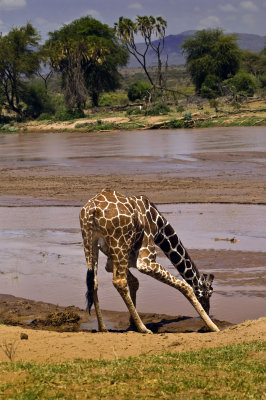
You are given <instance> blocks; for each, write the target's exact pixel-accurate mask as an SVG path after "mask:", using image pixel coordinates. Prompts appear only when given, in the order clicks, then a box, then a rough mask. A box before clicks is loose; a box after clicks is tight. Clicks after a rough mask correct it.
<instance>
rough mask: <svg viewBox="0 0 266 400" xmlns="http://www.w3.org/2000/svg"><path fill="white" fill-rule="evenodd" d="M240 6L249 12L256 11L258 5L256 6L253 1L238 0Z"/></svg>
mask: <svg viewBox="0 0 266 400" xmlns="http://www.w3.org/2000/svg"><path fill="white" fill-rule="evenodd" d="M240 6H241V7H242V8H244V10H246V11H250V12H257V11H259V9H258V7H257V6H256V4H255V3H253V2H252V1H241V2H240Z"/></svg>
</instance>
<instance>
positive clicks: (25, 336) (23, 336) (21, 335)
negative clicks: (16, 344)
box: [20, 332, 29, 340]
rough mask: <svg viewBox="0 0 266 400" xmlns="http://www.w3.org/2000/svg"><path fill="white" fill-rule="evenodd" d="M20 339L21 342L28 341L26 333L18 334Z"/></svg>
mask: <svg viewBox="0 0 266 400" xmlns="http://www.w3.org/2000/svg"><path fill="white" fill-rule="evenodd" d="M20 339H21V340H28V339H29V336H28V335H27V333H23V332H22V333H21V334H20Z"/></svg>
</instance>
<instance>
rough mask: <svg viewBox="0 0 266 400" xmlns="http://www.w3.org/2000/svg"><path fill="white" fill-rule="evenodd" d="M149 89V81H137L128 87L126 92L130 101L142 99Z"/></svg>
mask: <svg viewBox="0 0 266 400" xmlns="http://www.w3.org/2000/svg"><path fill="white" fill-rule="evenodd" d="M149 89H151V85H150V84H149V83H147V82H143V81H137V82H135V83H133V84H132V85H131V86H130V87H129V89H128V92H127V95H128V98H129V100H130V101H136V100H142V99H144V98H145V96H147V93H148V90H149Z"/></svg>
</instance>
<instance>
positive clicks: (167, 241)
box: [155, 217, 201, 291]
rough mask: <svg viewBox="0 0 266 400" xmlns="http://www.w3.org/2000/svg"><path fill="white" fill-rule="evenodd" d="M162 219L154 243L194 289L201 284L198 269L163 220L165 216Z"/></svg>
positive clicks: (171, 229)
mask: <svg viewBox="0 0 266 400" xmlns="http://www.w3.org/2000/svg"><path fill="white" fill-rule="evenodd" d="M161 218H162V217H161ZM163 219H164V223H163V225H162V226H161V228H159V230H158V234H157V235H156V236H155V243H156V245H157V246H159V247H160V248H161V249H162V251H163V252H164V254H165V255H166V256H167V257H168V258H169V260H170V261H171V263H172V264H173V265H174V267H175V268H176V269H177V270H178V271H179V273H180V275H181V276H182V278H183V279H184V280H185V281H186V282H187V283H188V284H189V285H190V286H192V288H193V290H194V291H195V290H196V289H198V288H199V287H200V286H201V282H200V273H199V270H198V269H197V267H196V265H195V264H194V262H193V261H192V259H191V258H190V256H189V254H188V252H187V250H186V249H185V247H184V246H183V244H182V242H181V240H180V239H179V237H178V236H177V234H176V233H175V231H174V229H173V228H172V226H171V225H170V224H169V223H168V222H167V221H166V220H165V218H163Z"/></svg>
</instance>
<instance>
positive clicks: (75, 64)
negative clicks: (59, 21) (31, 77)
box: [44, 16, 128, 110]
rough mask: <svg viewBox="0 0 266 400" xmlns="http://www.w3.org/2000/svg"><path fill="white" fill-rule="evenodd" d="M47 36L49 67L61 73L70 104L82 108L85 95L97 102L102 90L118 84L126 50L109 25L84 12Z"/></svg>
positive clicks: (46, 45) (46, 47)
mask: <svg viewBox="0 0 266 400" xmlns="http://www.w3.org/2000/svg"><path fill="white" fill-rule="evenodd" d="M49 36H50V38H49V40H47V41H46V43H45V45H44V49H45V50H46V52H47V55H48V56H49V63H50V66H51V68H52V69H53V70H55V71H57V72H60V73H62V85H63V91H64V95H65V100H66V103H67V105H68V107H69V108H74V107H77V108H78V109H81V110H82V109H83V108H84V106H85V101H86V99H87V97H88V95H91V98H92V102H93V105H95V106H98V99H99V95H100V93H101V92H103V91H110V90H114V89H116V88H117V87H118V86H119V77H120V75H119V73H118V67H119V66H123V65H125V64H126V62H127V59H128V53H127V51H126V49H125V48H124V47H123V46H121V45H120V44H119V43H118V41H117V39H116V37H115V35H114V30H113V29H111V28H110V27H109V26H108V25H105V24H102V23H101V22H99V21H97V20H95V19H94V18H91V17H89V16H87V17H83V18H80V19H77V20H74V21H73V22H71V23H70V24H68V25H64V26H63V27H62V28H61V29H59V30H57V31H54V32H50V33H49Z"/></svg>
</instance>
